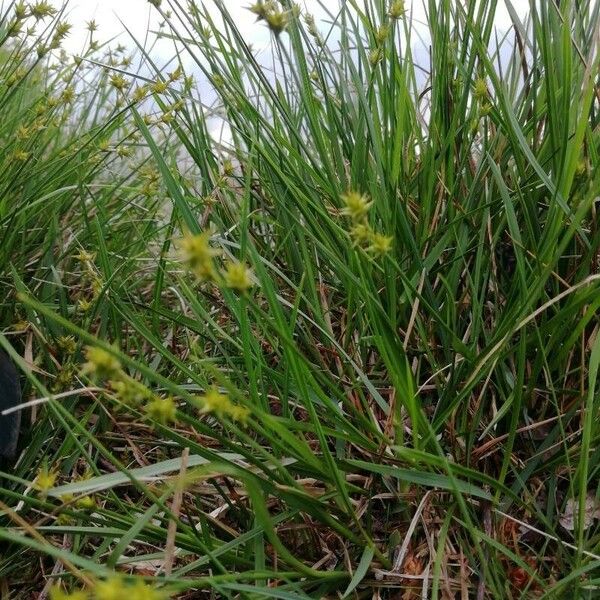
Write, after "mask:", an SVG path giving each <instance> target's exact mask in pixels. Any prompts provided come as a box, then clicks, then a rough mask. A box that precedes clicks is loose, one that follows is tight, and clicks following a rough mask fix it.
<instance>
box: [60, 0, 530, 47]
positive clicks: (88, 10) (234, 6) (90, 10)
mask: <svg viewBox="0 0 600 600" xmlns="http://www.w3.org/2000/svg"><path fill="white" fill-rule="evenodd" d="M52 2H53V3H54V4H55V5H56V6H57V7H59V6H61V5H62V4H63V2H62V0H52ZM165 4H166V3H165ZM207 4H210V2H207ZM224 4H225V6H226V7H227V8H228V10H229V11H230V12H231V14H232V15H233V17H234V19H235V22H236V23H237V25H238V27H239V29H240V31H241V32H242V34H243V35H244V36H245V37H246V39H248V40H249V41H250V42H253V43H255V44H256V45H262V44H266V43H268V41H269V35H268V32H267V29H266V27H265V26H264V25H262V24H260V23H256V22H255V17H254V16H253V15H252V14H251V13H250V12H249V11H248V10H247V9H246V7H247V6H248V5H250V4H252V0H224ZM301 4H302V5H304V6H305V7H306V9H307V10H308V11H309V12H313V13H315V15H316V16H317V18H318V16H319V13H320V12H321V11H320V10H319V9H318V3H317V2H316V1H315V0H304V1H303V2H301ZM338 4H339V2H338V0H330V5H331V9H332V11H334V9H335V7H337V6H338ZM406 4H407V6H410V5H411V3H410V2H407V3H406ZM514 4H515V6H517V7H518V8H517V12H519V13H520V14H525V12H526V10H527V4H528V2H523V1H522V0H516V1H514ZM412 6H413V9H412V10H413V15H414V18H415V20H416V21H417V22H418V21H420V20H423V17H424V14H425V12H424V8H423V2H422V0H415V1H414V2H413V3H412ZM215 10H216V9H215ZM67 11H68V14H69V19H68V20H69V22H70V23H72V24H73V32H72V33H71V35H70V36H69V39H68V40H67V42H66V43H65V47H66V49H67V51H69V52H72V53H78V52H79V51H80V50H81V49H82V47H83V44H84V41H85V38H86V34H87V32H86V30H85V25H83V24H84V23H85V21H89V20H90V19H94V20H95V21H96V22H97V23H98V25H99V31H98V34H97V38H98V39H99V40H100V41H104V40H106V39H108V38H112V37H114V36H117V35H119V34H122V32H123V26H122V25H121V23H120V22H119V21H122V22H123V24H124V25H125V26H126V27H127V28H128V29H129V30H130V31H131V33H132V34H133V35H134V36H135V37H136V39H138V40H143V39H144V37H145V35H146V32H147V31H148V27H149V26H150V29H156V28H157V25H158V22H159V19H158V17H157V13H156V11H155V10H153V7H152V6H151V5H150V4H149V2H148V0H71V1H70V2H69V4H68V8H67ZM497 23H498V28H499V29H506V28H508V27H509V25H510V18H509V15H508V11H507V10H506V7H505V5H504V2H503V1H502V0H501V1H500V2H499V3H498V11H497ZM119 41H120V42H121V43H123V44H126V45H128V44H129V43H130V40H129V38H128V36H127V34H123V35H121V37H120V39H119Z"/></svg>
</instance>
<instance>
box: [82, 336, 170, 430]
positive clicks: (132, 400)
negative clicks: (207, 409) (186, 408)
mask: <svg viewBox="0 0 600 600" xmlns="http://www.w3.org/2000/svg"><path fill="white" fill-rule="evenodd" d="M86 359H87V361H86V362H85V364H84V365H83V368H82V372H83V373H84V374H86V375H89V376H91V377H93V378H96V379H102V380H108V385H109V386H110V389H112V391H113V392H114V393H115V395H116V396H117V397H118V398H119V400H120V401H121V402H122V403H123V404H125V405H126V406H130V407H137V406H139V405H141V404H144V405H145V406H144V410H145V411H146V414H147V415H148V416H149V417H150V418H151V419H154V420H155V421H158V422H159V423H162V424H166V423H171V422H174V421H176V420H177V405H176V402H175V399H174V398H172V397H167V398H161V397H160V396H157V395H156V394H154V393H153V392H152V391H151V390H150V389H148V388H147V387H146V386H145V385H144V384H143V383H140V382H139V381H136V380H135V379H134V378H133V377H130V376H129V375H127V373H125V371H124V370H123V368H122V367H121V363H120V362H119V360H118V359H117V358H116V357H115V356H113V355H112V354H111V353H110V352H107V351H106V350H104V349H102V348H98V347H95V346H88V348H87V350H86Z"/></svg>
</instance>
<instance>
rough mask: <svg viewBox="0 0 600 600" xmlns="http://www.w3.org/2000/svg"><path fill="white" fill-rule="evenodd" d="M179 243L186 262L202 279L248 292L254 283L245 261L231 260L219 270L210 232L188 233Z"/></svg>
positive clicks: (216, 252)
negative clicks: (215, 260)
mask: <svg viewBox="0 0 600 600" xmlns="http://www.w3.org/2000/svg"><path fill="white" fill-rule="evenodd" d="M179 245H180V248H181V253H182V256H183V259H184V261H185V264H186V265H187V267H188V269H189V270H190V271H192V273H194V275H196V277H197V278H198V279H199V280H200V281H214V282H215V283H217V284H219V285H223V286H225V287H228V288H230V289H232V290H237V291H239V292H246V291H247V290H249V289H250V288H251V287H252V286H253V285H254V283H253V281H252V274H251V271H250V269H249V268H248V267H247V266H246V265H245V264H244V263H241V262H239V261H230V262H227V263H226V264H225V268H224V269H223V271H219V270H217V268H216V266H215V262H214V258H215V257H216V256H217V255H218V251H217V250H215V249H214V248H213V247H212V246H211V245H210V234H209V233H208V232H203V233H199V234H197V235H186V236H185V237H184V238H183V239H182V240H181V242H180V244H179Z"/></svg>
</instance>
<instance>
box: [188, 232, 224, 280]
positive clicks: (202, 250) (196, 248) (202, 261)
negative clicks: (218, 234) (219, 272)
mask: <svg viewBox="0 0 600 600" xmlns="http://www.w3.org/2000/svg"><path fill="white" fill-rule="evenodd" d="M209 240H210V233H208V232H206V231H205V232H204V233H199V234H197V235H186V236H185V237H184V238H183V240H182V241H181V250H182V253H183V257H184V260H185V262H186V263H187V266H188V268H189V269H190V270H191V271H192V272H193V273H194V274H195V275H196V277H198V279H200V280H202V281H207V280H208V281H211V280H213V279H214V278H215V268H214V264H213V257H214V256H216V255H217V251H216V250H215V249H214V248H211V247H210V244H209Z"/></svg>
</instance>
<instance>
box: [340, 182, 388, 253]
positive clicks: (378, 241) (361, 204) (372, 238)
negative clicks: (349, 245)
mask: <svg viewBox="0 0 600 600" xmlns="http://www.w3.org/2000/svg"><path fill="white" fill-rule="evenodd" d="M342 202H343V203H344V208H342V211H341V212H342V214H343V215H346V216H348V217H349V218H350V220H351V221H352V227H351V228H350V238H351V239H352V241H353V243H354V244H355V245H356V246H360V247H362V248H364V249H365V250H367V252H370V253H371V254H373V255H374V256H383V255H384V254H387V253H388V252H389V251H390V250H391V249H392V242H393V238H391V237H389V236H386V235H383V234H382V233H378V232H376V231H374V230H373V228H372V227H371V225H370V224H369V221H368V213H369V210H370V208H371V206H372V205H373V202H372V201H371V200H369V198H368V196H366V195H365V194H361V193H359V192H356V191H349V192H347V193H346V194H344V195H343V196H342Z"/></svg>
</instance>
